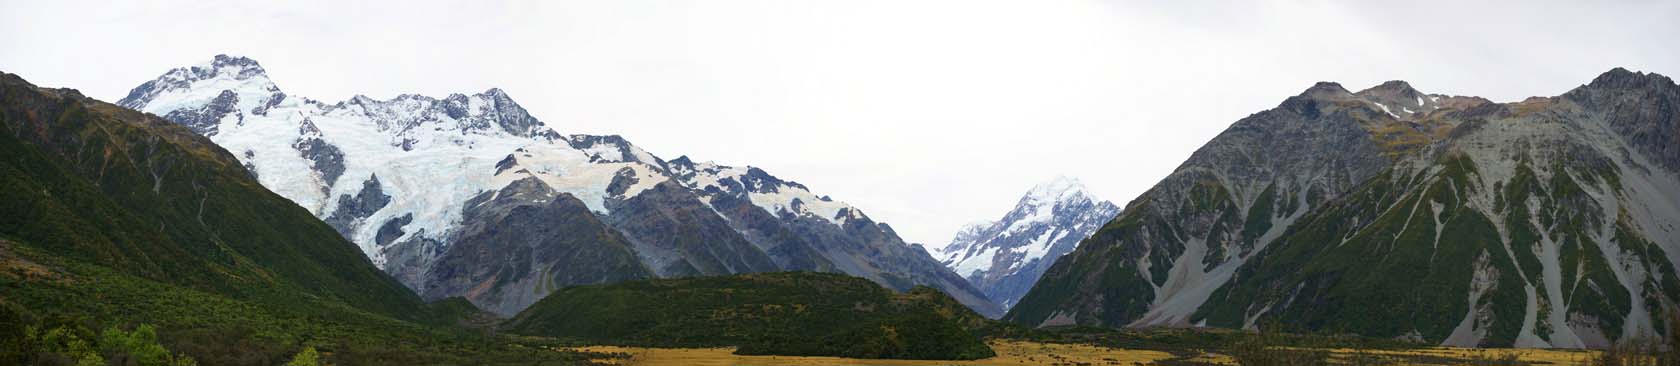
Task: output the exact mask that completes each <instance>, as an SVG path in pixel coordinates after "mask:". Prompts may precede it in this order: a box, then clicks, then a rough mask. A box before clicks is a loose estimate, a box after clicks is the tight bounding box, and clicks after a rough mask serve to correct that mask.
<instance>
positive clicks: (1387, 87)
mask: <svg viewBox="0 0 1680 366" xmlns="http://www.w3.org/2000/svg"><path fill="white" fill-rule="evenodd" d="M1355 94H1358V95H1362V96H1368V95H1372V94H1389V95H1396V96H1407V97H1411V96H1416V95H1422V94H1423V93H1421V92H1418V91H1417V89H1413V88H1412V84H1409V83H1406V82H1405V81H1404V80H1389V81H1386V82H1383V83H1382V84H1378V85H1377V86H1373V87H1371V88H1370V89H1365V90H1360V91H1359V92H1358V93H1355Z"/></svg>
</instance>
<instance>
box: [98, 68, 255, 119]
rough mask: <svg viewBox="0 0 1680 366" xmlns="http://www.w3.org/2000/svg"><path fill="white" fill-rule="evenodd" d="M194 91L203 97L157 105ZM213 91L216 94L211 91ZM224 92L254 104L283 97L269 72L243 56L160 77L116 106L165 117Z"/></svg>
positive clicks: (184, 98)
mask: <svg viewBox="0 0 1680 366" xmlns="http://www.w3.org/2000/svg"><path fill="white" fill-rule="evenodd" d="M204 83H209V84H205V85H215V87H202V86H196V87H195V86H194V85H195V84H204ZM193 89H202V90H204V91H205V93H204V95H195V96H185V95H176V96H175V97H174V98H165V99H170V101H167V102H164V103H163V104H164V105H154V103H153V102H154V101H156V100H157V99H158V98H159V97H160V96H163V95H164V94H172V93H177V94H178V93H182V92H186V91H190V90H193ZM212 89H214V90H212ZM223 90H232V91H234V93H235V94H243V95H245V97H246V98H251V99H252V100H255V98H257V96H258V95H261V96H265V97H266V96H270V95H276V94H279V93H280V88H279V87H277V86H275V85H274V82H273V81H270V80H269V79H268V73H267V71H265V70H263V68H262V65H260V64H258V63H257V61H256V60H252V59H250V58H248V57H243V56H229V55H226V54H221V55H216V56H215V57H212V58H211V59H210V60H209V61H207V62H204V63H200V64H197V65H193V66H189V67H178V68H174V69H171V70H169V72H166V73H164V74H163V75H161V76H158V78H157V79H154V80H152V81H148V82H146V83H145V84H140V86H138V87H135V88H134V89H132V90H129V92H128V96H126V97H123V99H122V100H120V101H118V102H117V105H121V106H123V107H127V108H131V109H137V110H143V111H146V112H153V113H157V114H160V115H162V114H166V113H169V112H170V111H173V110H174V109H176V108H174V107H177V106H178V105H177V104H178V103H180V102H186V101H189V100H191V101H207V100H210V99H211V98H214V97H215V96H216V95H219V93H220V92H221V91H223Z"/></svg>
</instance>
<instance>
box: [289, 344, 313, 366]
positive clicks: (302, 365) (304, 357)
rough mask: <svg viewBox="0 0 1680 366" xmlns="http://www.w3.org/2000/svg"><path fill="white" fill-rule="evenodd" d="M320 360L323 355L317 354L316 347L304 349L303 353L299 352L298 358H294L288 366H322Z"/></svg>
mask: <svg viewBox="0 0 1680 366" xmlns="http://www.w3.org/2000/svg"><path fill="white" fill-rule="evenodd" d="M320 358H321V355H320V354H319V353H316V352H315V347H304V348H303V350H302V351H298V354H297V356H292V361H291V362H287V363H286V366H321V360H320Z"/></svg>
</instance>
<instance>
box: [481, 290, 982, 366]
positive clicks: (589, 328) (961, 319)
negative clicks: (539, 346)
mask: <svg viewBox="0 0 1680 366" xmlns="http://www.w3.org/2000/svg"><path fill="white" fill-rule="evenodd" d="M986 323H987V320H986V319H985V318H983V317H981V316H980V315H979V314H976V313H974V312H973V311H971V310H969V309H968V308H967V307H964V306H963V305H962V304H960V303H958V302H957V301H956V300H953V299H951V298H950V297H949V296H946V295H945V294H944V293H941V292H939V291H938V290H934V289H931V288H927V287H917V288H915V289H912V290H911V291H909V292H907V293H903V294H899V293H894V292H893V291H891V290H888V289H886V288H883V287H881V286H880V285H877V284H875V283H874V282H871V281H869V280H865V279H862V278H857V277H850V276H845V275H838V274H828V273H812V272H775V273H757V274H744V275H734V276H722V277H696V278H683V279H661V280H651V281H633V282H623V283H618V284H609V285H588V286H575V287H569V288H565V289H562V290H560V291H557V292H555V293H554V294H551V295H549V296H548V297H547V298H544V299H543V300H541V301H538V302H537V303H536V304H533V305H532V306H531V307H530V308H529V309H526V310H525V311H524V312H522V313H520V314H519V315H518V316H517V317H514V318H513V319H511V320H510V321H509V322H508V323H507V324H506V326H505V327H506V328H507V329H508V330H509V331H512V332H514V333H519V334H525V335H540V336H553V337H568V338H575V339H579V340H583V341H587V342H593V343H604V344H620V345H632V346H654V347H722V346H737V347H739V349H737V351H736V352H737V353H740V354H764V355H769V354H774V355H788V356H839V357H853V358H893V359H947V360H968V359H979V358H986V357H991V356H993V355H994V354H993V352H992V350H991V349H990V348H989V347H987V346H986V344H985V343H983V342H981V340H980V339H979V338H978V337H976V336H975V335H974V334H973V333H971V330H972V329H977V328H978V327H981V326H983V325H985V324H986Z"/></svg>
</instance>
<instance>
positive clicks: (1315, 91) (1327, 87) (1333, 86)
mask: <svg viewBox="0 0 1680 366" xmlns="http://www.w3.org/2000/svg"><path fill="white" fill-rule="evenodd" d="M1352 96H1353V93H1352V92H1349V91H1348V90H1347V88H1343V87H1342V84H1339V83H1336V82H1333V81H1320V82H1317V83H1314V84H1313V86H1312V87H1309V88H1307V90H1303V91H1301V94H1300V95H1297V96H1296V98H1306V99H1313V100H1341V99H1347V98H1349V97H1352Z"/></svg>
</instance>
